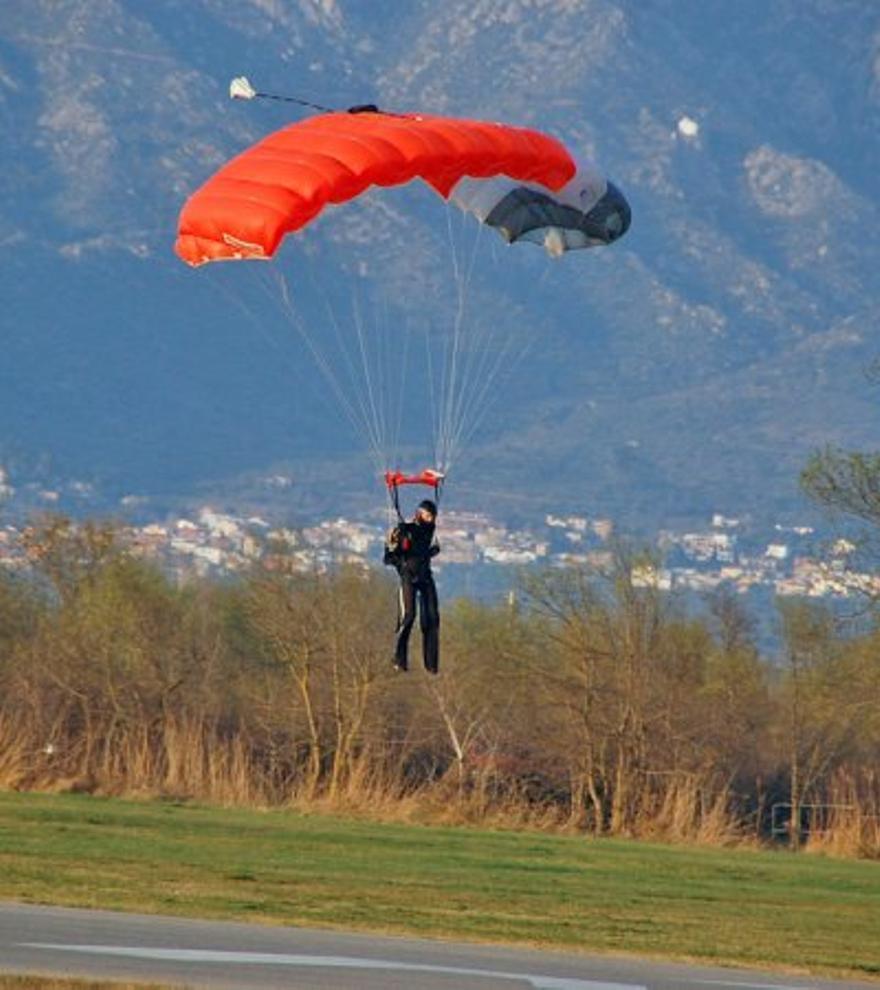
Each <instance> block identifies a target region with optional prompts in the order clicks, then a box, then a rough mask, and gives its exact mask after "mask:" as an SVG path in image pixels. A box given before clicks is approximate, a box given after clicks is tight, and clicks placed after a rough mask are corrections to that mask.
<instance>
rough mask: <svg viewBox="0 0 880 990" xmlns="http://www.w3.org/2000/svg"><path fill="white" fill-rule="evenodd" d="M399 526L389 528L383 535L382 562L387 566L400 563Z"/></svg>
mask: <svg viewBox="0 0 880 990" xmlns="http://www.w3.org/2000/svg"><path fill="white" fill-rule="evenodd" d="M400 554H401V547H400V527H399V526H395V527H394V528H393V529H391V530H389V532H388V535H387V536H386V537H385V553H384V554H383V556H382V563H383V564H385V565H386V566H388V567H397V566H399V564H400Z"/></svg>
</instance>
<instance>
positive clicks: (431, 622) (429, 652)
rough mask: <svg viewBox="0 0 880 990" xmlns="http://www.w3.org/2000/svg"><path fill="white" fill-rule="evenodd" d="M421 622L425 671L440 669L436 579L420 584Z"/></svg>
mask: <svg viewBox="0 0 880 990" xmlns="http://www.w3.org/2000/svg"><path fill="white" fill-rule="evenodd" d="M419 621H420V623H421V626H422V659H423V660H424V663H425V670H427V671H429V672H430V673H432V674H436V673H437V672H438V671H439V669H440V604H439V602H438V600H437V586H436V585H435V584H434V579H433V578H431V577H429V578H428V579H427V581H420V582H419Z"/></svg>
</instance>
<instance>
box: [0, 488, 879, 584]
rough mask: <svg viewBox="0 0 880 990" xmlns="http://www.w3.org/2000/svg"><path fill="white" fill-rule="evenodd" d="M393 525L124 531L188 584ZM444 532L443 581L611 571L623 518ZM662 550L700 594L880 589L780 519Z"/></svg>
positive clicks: (139, 549) (368, 560) (210, 524)
mask: <svg viewBox="0 0 880 990" xmlns="http://www.w3.org/2000/svg"><path fill="white" fill-rule="evenodd" d="M32 487H33V486H32ZM88 487H89V486H87V485H83V484H80V485H78V484H77V483H76V482H74V483H72V484H71V485H69V486H68V490H67V495H68V497H69V496H70V494H71V493H72V494H73V495H75V496H78V497H79V498H80V499H82V500H83V501H86V502H87V501H88V500H89V496H90V492H89V490H88ZM15 494H16V491H15V489H14V488H13V487H12V485H11V484H10V483H9V480H8V476H7V475H6V473H5V472H4V471H3V469H2V468H0V565H2V566H4V567H6V568H9V569H17V568H24V567H26V566H27V560H26V558H25V556H24V553H23V550H22V546H21V540H20V536H21V531H22V529H23V528H24V527H25V526H26V525H27V522H26V521H23V520H22V519H21V518H10V519H9V520H4V519H3V513H2V510H3V506H4V503H6V504H10V503H12V502H13V501H14V499H13V496H14V495H15ZM30 494H31V496H32V497H31V498H30V499H29V503H34V502H36V504H37V505H38V506H39V507H41V508H43V509H44V510H46V511H52V510H54V509H58V510H59V511H60V503H61V502H62V501H63V499H62V495H61V493H59V492H56V491H53V490H51V489H40V490H36V489H35V490H34V491H32V492H31V493H30ZM35 495H36V496H38V498H34V497H33V496H35ZM123 501H124V500H123ZM10 515H12V514H10ZM18 515H19V516H20V515H21V513H20V512H19V513H18ZM391 521H392V520H390V519H388V518H386V519H384V520H380V519H379V518H378V517H377V519H376V521H374V522H363V521H355V520H351V519H346V518H343V517H337V518H332V519H324V520H320V521H316V522H314V523H313V524H311V525H305V526H299V527H291V526H288V525H282V524H279V523H277V522H275V521H273V520H271V519H267V518H263V517H262V516H261V515H250V514H245V513H243V514H235V513H230V512H228V511H217V510H215V509H214V508H211V507H210V506H208V505H205V506H203V507H201V508H198V509H196V510H194V511H193V512H191V513H189V514H187V515H186V516H181V517H178V518H168V519H163V520H156V521H151V522H146V523H141V524H138V525H131V524H123V525H122V526H121V534H122V538H123V539H124V540H125V541H126V543H127V544H128V546H129V547H130V549H131V552H132V553H134V554H136V555H139V556H141V557H143V558H145V559H149V560H152V561H155V562H156V563H158V564H159V565H160V566H161V567H162V568H163V569H164V570H166V571H167V572H168V573H170V574H171V575H173V576H174V577H175V578H176V579H178V580H180V581H185V580H186V579H187V578H188V577H193V576H211V575H218V576H219V575H224V574H227V575H233V574H236V573H242V572H244V571H246V570H248V569H249V568H251V567H252V566H253V565H254V563H255V562H257V561H262V563H263V565H264V566H267V567H270V568H271V567H279V568H280V567H282V566H283V567H284V568H286V569H288V570H299V571H303V572H308V571H315V570H322V569H326V568H329V567H331V566H334V565H338V564H341V563H348V564H354V565H357V566H372V565H375V564H376V563H378V562H379V561H380V560H381V556H382V547H383V544H384V539H385V535H386V533H387V529H388V526H389V525H390V524H391ZM437 532H438V539H439V541H440V544H441V550H442V552H441V555H440V556H439V557H438V558H437V559H436V561H435V569H436V571H437V572H438V574H439V575H440V576H442V574H443V571H444V569H446V568H456V567H466V568H479V567H484V566H492V567H494V568H510V569H511V571H514V570H516V569H517V568H522V567H528V566H529V565H543V566H547V567H554V566H560V567H561V566H565V565H571V564H575V565H586V566H590V567H594V568H605V567H607V566H608V565H609V564H610V563H611V560H612V554H613V546H614V538H615V535H616V533H615V524H614V521H613V520H611V519H608V518H600V517H597V518H594V517H590V516H587V515H572V514H565V513H560V514H553V513H548V514H546V515H544V516H543V518H541V519H537V520H536V521H535V523H534V525H533V526H531V527H529V528H527V529H514V528H509V527H508V526H507V525H506V524H505V523H504V522H502V521H500V520H498V519H494V518H492V517H491V516H489V515H487V514H485V513H481V512H467V511H460V510H450V511H445V512H442V513H441V515H440V518H439V520H438V530H437ZM654 549H655V550H656V560H657V561H660V562H662V563H656V564H646V565H644V566H641V567H640V568H638V569H637V570H636V572H635V573H634V575H633V577H634V581H635V582H636V583H637V584H641V585H644V586H654V587H657V588H658V589H661V590H670V591H673V590H674V591H679V590H690V591H696V592H706V591H710V590H712V589H713V588H715V587H717V586H718V585H721V584H725V585H727V586H728V587H731V588H733V589H735V590H737V591H739V592H742V593H746V592H749V591H750V590H752V589H757V590H763V591H766V592H770V593H772V594H776V595H780V596H804V597H810V598H828V597H832V598H846V597H849V596H853V595H864V594H866V593H867V594H872V595H876V594H880V577H878V576H876V575H874V574H871V573H863V572H860V571H859V570H858V569H857V568H856V567H855V566H854V560H855V552H856V546H855V544H854V543H852V542H849V541H848V540H844V539H836V540H834V541H832V542H830V543H828V542H826V541H823V540H821V539H820V537H819V536H818V534H817V533H816V532H815V530H814V528H813V527H812V526H806V525H804V526H791V525H782V524H775V525H773V526H772V527H770V528H769V529H767V530H765V531H758V530H757V529H756V528H755V527H754V526H753V525H751V524H747V523H745V522H744V521H742V520H740V519H737V518H731V517H728V516H725V515H722V514H720V513H716V514H714V515H712V517H711V518H710V519H707V520H706V524H705V526H702V527H699V528H695V529H693V530H691V531H687V532H675V531H672V530H662V531H661V532H659V533H658V534H657V536H656V540H655V548H654ZM512 578H513V574H511V580H512Z"/></svg>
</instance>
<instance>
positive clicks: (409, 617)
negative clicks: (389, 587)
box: [394, 574, 416, 670]
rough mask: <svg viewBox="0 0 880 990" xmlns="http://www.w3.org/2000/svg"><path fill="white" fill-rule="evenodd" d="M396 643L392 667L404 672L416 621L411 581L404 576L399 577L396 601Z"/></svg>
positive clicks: (414, 595) (414, 598)
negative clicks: (411, 634)
mask: <svg viewBox="0 0 880 990" xmlns="http://www.w3.org/2000/svg"><path fill="white" fill-rule="evenodd" d="M397 607H398V612H397V641H396V643H395V647H394V666H395V667H397V668H398V669H399V670H406V669H407V667H408V666H409V663H408V661H407V648H408V646H409V634H410V632H411V631H412V627H413V623H414V622H415V621H416V593H415V588H413V582H412V579H411V578H409V577H408V576H407V575H405V574H401V576H400V593H399V596H398V601H397Z"/></svg>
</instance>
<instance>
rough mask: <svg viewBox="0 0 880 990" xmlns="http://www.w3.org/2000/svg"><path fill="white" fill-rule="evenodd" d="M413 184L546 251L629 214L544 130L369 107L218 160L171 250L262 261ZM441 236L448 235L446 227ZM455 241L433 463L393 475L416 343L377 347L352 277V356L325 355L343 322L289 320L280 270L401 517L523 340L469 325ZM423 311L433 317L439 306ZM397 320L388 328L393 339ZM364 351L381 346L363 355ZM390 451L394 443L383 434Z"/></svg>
mask: <svg viewBox="0 0 880 990" xmlns="http://www.w3.org/2000/svg"><path fill="white" fill-rule="evenodd" d="M230 93H231V95H232V96H233V97H234V98H237V99H252V98H253V97H254V96H268V97H269V98H271V99H286V98H284V97H273V96H270V94H263V93H256V92H255V91H254V90H253V87H251V86H250V83H248V82H247V80H246V79H243V78H242V79H238V80H234V81H233V84H232V87H231V90H230ZM293 102H297V103H303V101H300V100H296V99H294V100H293ZM304 105H307V106H309V107H311V108H313V109H318V110H321V111H324V110H325V109H326V108H321V107H318V106H317V105H315V104H304ZM416 179H419V180H421V181H422V182H424V183H425V184H427V186H429V187H430V188H431V189H433V190H434V191H435V192H436V193H437V194H438V195H439V196H441V197H442V198H443V199H444V200H446V201H448V202H450V203H452V204H454V205H455V206H456V207H458V208H459V209H460V210H461V211H463V213H464V214H465V215H470V216H472V217H474V218H476V220H477V221H478V222H479V226H478V227H477V231H479V230H480V229H482V228H484V227H486V228H490V229H494V230H495V231H496V232H497V233H498V234H499V235H500V236H501V237H502V238H503V239H504V240H505V241H506V242H508V243H514V242H516V241H530V242H534V243H537V244H541V245H543V246H544V247H545V249H546V250H547V252H548V253H549V254H550V255H552V256H559V255H562V254H564V253H566V252H567V251H571V250H575V249H581V248H590V247H596V246H602V245H607V244H611V243H613V242H614V241H616V240H618V239H619V238H620V237H622V236H623V235H624V234H625V233H626V231H627V229H628V228H629V226H630V221H631V214H630V208H629V205H628V203H627V201H626V199H625V197H624V196H623V194H622V193H621V192H620V191H619V190H618V189H617V187H616V186H615V185H614V184H613V183H611V182H609V181H608V180H607V179H606V178H605V177H604V176H603V175H602V174H601V173H600V172H599V170H598V169H597V168H596V167H595V166H594V165H592V164H590V163H588V162H584V161H579V160H577V159H576V158H575V156H573V155H572V154H571V153H570V152H569V150H568V149H567V148H566V147H565V146H564V145H563V144H562V143H561V142H560V141H559V140H558V139H556V138H555V137H553V136H551V135H549V134H545V133H542V132H541V131H537V130H532V129H529V128H524V127H516V126H511V125H508V124H502V123H495V122H487V121H479V120H465V119H457V118H452V117H441V116H430V115H423V114H398V113H387V112H383V111H380V110H378V109H377V108H376V107H375V106H373V105H364V106H360V107H353V108H351V110H350V111H347V112H346V111H329V112H320V113H317V114H315V115H313V116H311V117H308V118H306V119H304V120H300V121H297V122H296V123H293V124H289V125H288V126H286V127H284V128H282V129H281V130H278V131H276V132H274V133H272V134H269V135H268V136H266V137H264V138H263V139H262V140H260V141H258V142H257V143H256V144H254V145H253V146H252V147H250V148H248V149H246V150H245V151H243V152H242V153H240V154H239V155H237V156H236V157H235V158H233V159H231V160H230V161H229V162H227V163H226V164H224V165H223V166H222V167H221V168H220V169H219V170H218V171H217V172H216V173H215V174H214V175H212V176H211V177H209V178H208V179H207V181H206V182H205V183H204V185H202V186H201V188H199V189H197V190H196V191H195V192H194V193H193V194H192V196H190V198H189V199H188V200H187V201H186V203H185V204H184V206H183V209H182V211H181V214H180V219H179V225H178V232H177V240H176V243H175V251H176V253H177V255H178V256H179V257H180V258H181V259H182V260H183V261H185V262H186V263H187V264H189V265H192V266H201V265H204V264H206V263H208V262H213V261H223V260H240V259H262V260H268V259H271V258H272V257H273V256H274V255H275V254H276V252H277V251H278V249H279V247H280V245H281V244H282V242H283V240H284V238H285V237H286V236H287V235H289V234H293V233H295V232H297V231H303V230H304V229H305V228H308V226H309V224H311V223H312V222H313V221H314V220H315V219H316V218H317V217H318V216H319V215H321V214H322V213H323V212H324V211H325V210H326V209H327V207H331V206H343V205H344V204H346V203H348V202H349V201H351V200H354V199H355V198H357V197H359V196H361V195H363V194H365V193H366V192H367V191H368V190H370V189H371V187H392V186H402V185H406V184H409V183H411V182H413V181H414V180H416ZM339 222H344V221H343V220H339ZM449 229H450V241H452V240H453V236H452V225H451V221H449ZM451 246H452V247H453V259H452V262H453V263H452V271H453V273H454V279H455V283H456V284H455V291H454V292H452V293H449V294H448V296H449V297H450V302H451V307H452V311H453V315H452V316H451V318H450V326H449V327H448V328H447V329H446V330H445V331H444V332H436V331H431V332H430V333H429V332H428V331H427V330H426V332H425V351H426V353H427V362H426V363H427V366H428V374H427V376H426V377H428V378H429V379H430V378H431V376H433V378H432V380H430V381H429V382H428V387H427V388H426V389H425V390H424V394H426V395H428V396H429V397H430V400H431V402H432V403H433V404H434V409H433V411H432V415H431V425H432V426H433V431H434V438H433V443H434V451H433V463H434V468H429V469H426V470H425V471H423V472H421V473H420V474H404V473H403V472H401V471H399V470H396V469H395V470H389V468H390V466H391V464H393V463H394V461H393V460H391V459H390V458H389V456H388V450H389V447H390V446H391V444H389V443H388V442H387V440H386V439H385V434H386V433H387V432H388V431H389V424H392V423H393V420H395V418H396V419H397V421H398V429H399V421H400V408H401V406H402V396H403V386H402V385H401V387H400V390H399V395H400V399H399V401H398V402H397V408H396V410H395V409H390V408H389V409H382V408H381V404H382V402H383V400H384V401H386V402H388V403H391V400H392V399H393V395H392V392H393V389H391V388H389V387H388V386H389V383H391V382H393V381H394V380H396V379H397V378H399V377H402V375H403V374H404V373H405V371H406V367H405V366H406V362H407V357H406V355H407V353H408V352H409V351H415V350H417V349H418V348H416V347H415V346H413V347H410V346H409V342H408V338H401V339H400V340H397V341H394V342H392V343H390V344H388V343H386V344H382V343H381V340H375V339H373V338H378V337H380V334H378V333H374V332H372V330H373V329H375V328H368V327H367V326H366V324H365V321H364V320H363V319H362V317H361V316H360V315H359V313H358V312H357V308H358V306H357V291H358V290H357V288H356V287H354V285H353V283H352V285H353V287H352V289H351V292H352V298H353V299H355V305H354V309H355V313H354V317H353V319H352V320H350V321H349V322H350V324H351V337H352V343H351V345H350V347H349V349H348V353H345V347H344V346H341V347H339V349H338V351H334V350H333V348H334V347H337V344H338V342H341V341H342V338H343V337H344V336H345V335H344V333H343V332H342V331H343V329H344V328H343V327H342V326H341V325H340V324H341V322H343V321H339V320H338V319H337V318H336V315H335V314H334V313H332V312H331V313H330V314H329V319H327V320H325V321H324V322H325V323H326V324H327V327H326V331H327V332H326V333H320V332H318V331H317V330H315V329H314V328H315V327H317V326H319V325H320V321H316V320H314V319H312V320H308V319H305V318H304V317H303V316H302V315H301V313H299V312H297V309H296V307H295V306H294V304H293V301H292V300H293V298H294V294H292V293H290V292H289V290H288V288H287V284H286V282H285V281H284V277H283V275H278V276H277V277H278V279H279V284H280V289H281V291H280V293H279V295H280V297H281V301H282V303H283V306H284V309H285V311H286V318H287V319H289V321H290V322H291V323H293V324H294V325H295V326H296V327H297V329H298V330H299V332H300V333H301V334H302V336H303V338H304V339H305V340H306V343H307V345H308V347H309V349H310V350H311V352H312V355H313V357H314V358H315V360H316V362H317V364H318V366H319V368H320V370H321V372H322V374H323V375H324V377H325V380H326V381H327V383H328V384H329V385H330V386H331V387H332V391H333V393H334V395H335V396H336V399H337V401H338V405H339V406H340V408H342V410H343V411H344V412H345V414H346V415H347V416H348V418H349V421H350V422H351V423H352V425H353V427H355V428H356V429H359V430H360V431H361V432H362V434H363V435H364V437H365V439H366V440H367V443H368V445H369V447H370V448H371V450H372V453H373V455H374V460H375V463H376V466H377V468H378V469H379V471H380V473H383V474H384V479H385V483H386V486H387V488H388V491H389V494H390V496H391V499H392V503H393V506H394V508H395V509H397V511H398V514H399V505H398V490H399V488H400V486H402V485H408V484H414V485H427V486H429V487H432V488H433V489H434V490H435V492H436V494H437V496H439V494H440V490H441V487H442V483H443V480H444V478H445V476H446V475H447V473H448V471H449V467H450V465H451V462H452V457H453V454H454V453H455V452H457V450H458V448H459V446H461V445H462V444H464V443H466V442H467V440H468V438H469V437H470V436H472V435H473V433H474V431H475V430H476V427H477V424H478V423H479V421H480V418H481V417H482V416H483V415H484V414H485V411H486V408H487V404H488V402H489V401H490V399H491V391H492V389H493V388H494V386H495V385H496V384H497V381H498V378H499V374H500V371H501V369H502V366H503V364H504V362H505V361H507V362H509V361H511V360H512V357H513V358H515V357H516V355H515V354H513V355H512V352H514V351H515V350H516V347H517V346H518V344H513V345H511V340H512V339H513V336H514V335H512V334H510V332H509V328H507V327H504V326H502V325H501V324H500V323H499V321H497V320H495V319H493V318H492V317H491V316H487V315H486V314H485V313H481V314H480V318H479V319H476V320H471V319H469V317H468V314H467V312H466V301H467V299H466V297H467V290H468V286H469V282H470V280H471V278H472V276H473V274H474V271H475V268H476V265H475V258H473V257H472V258H471V260H470V261H469V262H467V263H463V259H461V258H459V257H457V255H456V253H455V247H454V245H451ZM402 250H403V251H406V250H408V248H407V246H406V245H403V246H402ZM296 267H297V268H299V267H301V266H300V265H297V266H296ZM273 268H274V266H273ZM316 295H317V296H318V297H320V296H321V295H322V293H321V292H320V290H319V291H318V292H317V293H315V292H312V293H311V294H309V293H303V292H298V293H297V294H296V298H297V300H299V301H300V302H301V301H302V300H303V299H308V298H310V297H315V296H316ZM325 298H326V294H325ZM423 308H424V309H426V310H428V309H429V307H423ZM435 309H436V308H435ZM431 317H432V318H434V319H436V318H438V315H437V313H436V311H435V312H432V313H431ZM377 322H378V321H377ZM400 322H401V321H399V320H397V321H393V323H391V328H392V329H393V330H395V331H396V332H398V333H401V332H402V331H400V329H399V324H400ZM404 322H405V321H404ZM480 334H482V335H483V336H482V337H481V336H480ZM492 334H495V336H494V337H493V336H492ZM502 335H503V339H502ZM438 341H441V342H442V344H439V345H438V343H437V342H438ZM371 343H373V344H375V345H376V346H375V347H374V352H373V353H372V354H371V353H370V344H371ZM432 348H434V349H435V350H437V351H438V353H434V352H433V351H432ZM385 352H387V353H389V354H392V355H394V354H399V355H402V356H403V357H402V365H403V370H402V372H401V373H400V374H398V372H397V371H391V372H389V374H387V375H386V374H385V373H384V372H382V373H381V374H380V373H379V365H380V364H381V359H382V358H383V355H384V354H385ZM357 375H360V381H357V380H355V379H356V378H357ZM358 393H359V394H358ZM392 443H393V444H397V443H398V440H397V439H394V438H392ZM395 449H396V447H395Z"/></svg>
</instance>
